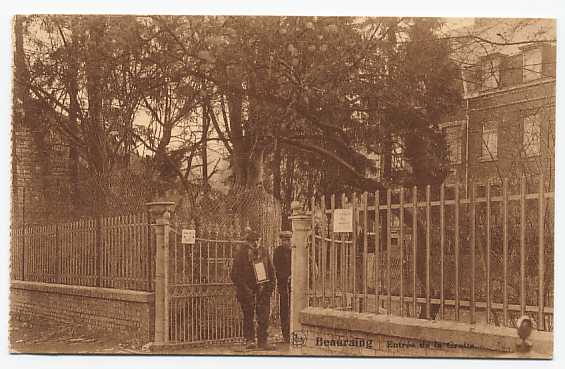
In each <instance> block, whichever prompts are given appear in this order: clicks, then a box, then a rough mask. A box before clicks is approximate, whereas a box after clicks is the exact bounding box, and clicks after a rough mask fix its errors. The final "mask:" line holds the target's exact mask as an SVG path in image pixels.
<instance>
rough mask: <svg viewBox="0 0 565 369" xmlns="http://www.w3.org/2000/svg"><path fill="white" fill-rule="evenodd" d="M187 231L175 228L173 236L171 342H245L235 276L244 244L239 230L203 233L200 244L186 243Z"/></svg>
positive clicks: (168, 298) (169, 278)
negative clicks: (237, 255)
mask: <svg viewBox="0 0 565 369" xmlns="http://www.w3.org/2000/svg"><path fill="white" fill-rule="evenodd" d="M184 228H192V229H194V227H187V226H185V227H184ZM182 229H183V226H182V224H180V223H177V224H174V223H172V224H171V227H170V231H169V248H168V249H169V252H168V259H169V260H168V262H167V265H168V268H167V271H166V275H165V279H166V286H167V287H166V293H167V296H166V297H165V300H166V301H167V303H166V309H167V311H166V312H165V316H166V317H167V318H168V324H167V326H168V335H167V336H168V342H169V343H172V344H174V343H225V342H232V341H239V340H240V339H241V337H242V335H243V331H242V315H241V310H240V308H239V305H238V303H237V300H236V296H235V290H234V288H233V284H232V282H231V280H230V276H229V273H230V270H231V266H232V261H233V255H234V254H235V252H236V248H237V247H238V246H239V245H240V244H241V243H242V241H238V240H237V238H238V237H237V233H236V231H235V227H233V228H229V229H228V228H219V227H213V228H212V229H208V230H199V231H198V232H197V237H196V238H195V239H194V243H182Z"/></svg>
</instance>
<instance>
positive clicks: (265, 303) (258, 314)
mask: <svg viewBox="0 0 565 369" xmlns="http://www.w3.org/2000/svg"><path fill="white" fill-rule="evenodd" d="M271 293H272V290H268V289H264V290H261V289H260V290H257V291H242V290H238V291H237V301H238V303H239V306H240V307H241V312H242V313H243V338H245V340H246V341H255V319H256V320H257V342H258V343H259V344H262V343H266V342H267V337H268V332H267V331H268V329H269V318H270V310H271Z"/></svg>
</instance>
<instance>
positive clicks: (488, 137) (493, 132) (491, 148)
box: [481, 122, 498, 160]
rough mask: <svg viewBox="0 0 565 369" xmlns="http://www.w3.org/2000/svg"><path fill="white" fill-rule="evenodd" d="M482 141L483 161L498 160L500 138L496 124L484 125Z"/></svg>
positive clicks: (487, 123)
mask: <svg viewBox="0 0 565 369" xmlns="http://www.w3.org/2000/svg"><path fill="white" fill-rule="evenodd" d="M481 139H482V143H481V160H496V159H497V157H498V136H497V124H496V122H485V123H483V130H482V133H481Z"/></svg>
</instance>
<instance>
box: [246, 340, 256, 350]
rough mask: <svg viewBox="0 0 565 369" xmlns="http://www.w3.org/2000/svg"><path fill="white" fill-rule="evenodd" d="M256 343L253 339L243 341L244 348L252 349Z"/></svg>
mask: <svg viewBox="0 0 565 369" xmlns="http://www.w3.org/2000/svg"><path fill="white" fill-rule="evenodd" d="M256 348H257V345H256V344H255V341H246V342H245V349H246V350H253V349H256Z"/></svg>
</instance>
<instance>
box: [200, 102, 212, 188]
mask: <svg viewBox="0 0 565 369" xmlns="http://www.w3.org/2000/svg"><path fill="white" fill-rule="evenodd" d="M209 119H210V118H209V115H208V108H207V107H206V105H203V106H202V145H201V147H200V150H201V154H200V155H201V158H202V188H203V190H204V192H207V191H208V189H209V184H208V130H209V128H210V120H209Z"/></svg>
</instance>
